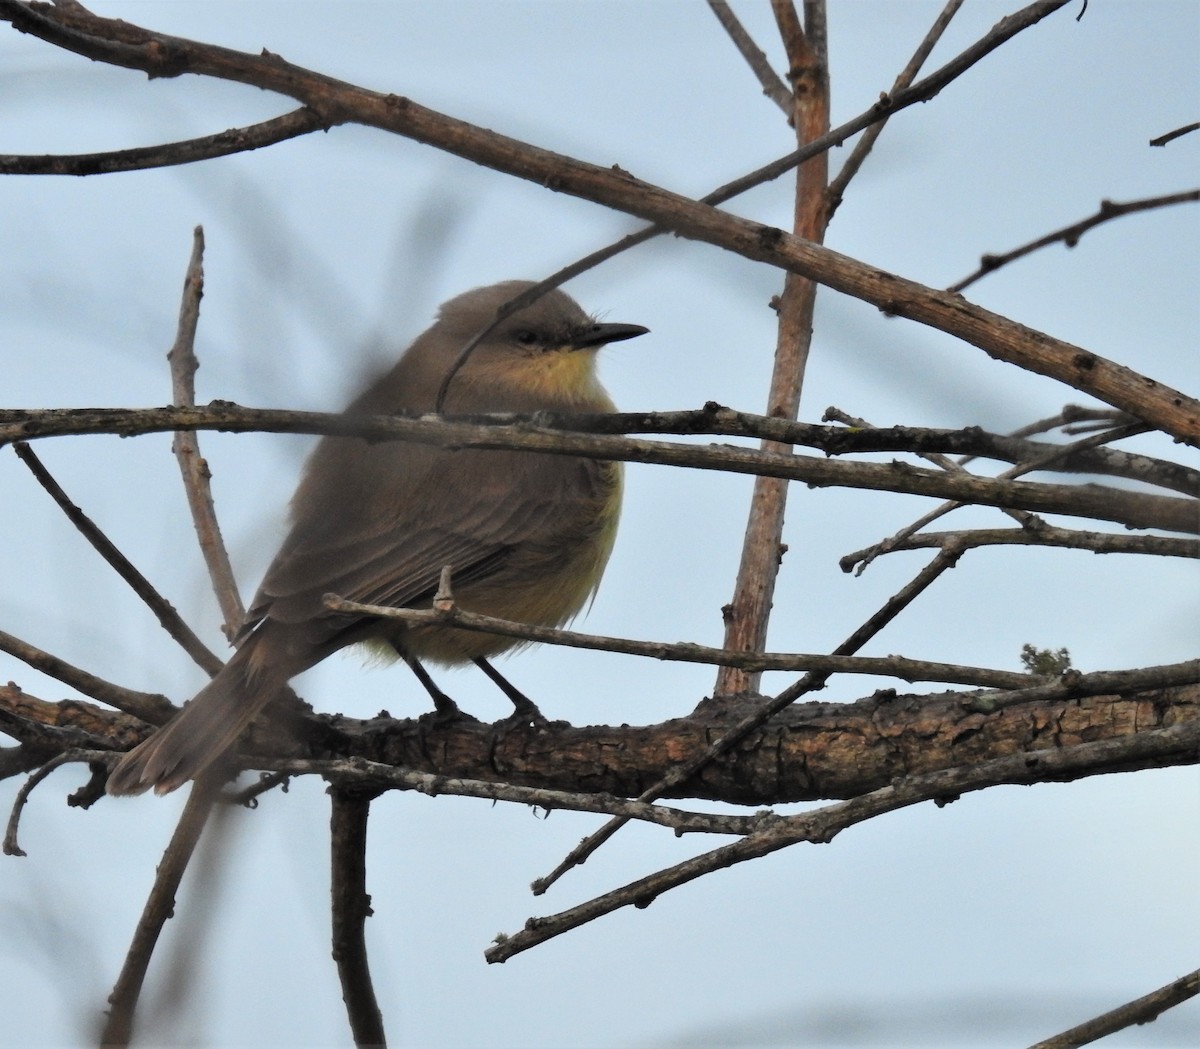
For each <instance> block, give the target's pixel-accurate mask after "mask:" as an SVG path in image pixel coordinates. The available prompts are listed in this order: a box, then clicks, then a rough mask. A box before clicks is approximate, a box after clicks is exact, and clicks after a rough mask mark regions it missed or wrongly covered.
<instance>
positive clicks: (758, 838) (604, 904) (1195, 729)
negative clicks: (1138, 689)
mask: <svg viewBox="0 0 1200 1049" xmlns="http://www.w3.org/2000/svg"><path fill="white" fill-rule="evenodd" d="M1197 746H1200V722H1192V723H1189V724H1185V725H1177V726H1174V727H1172V728H1164V729H1158V730H1155V731H1153V732H1147V733H1145V734H1143V735H1139V736H1138V737H1137V738H1136V741H1135V740H1123V741H1115V740H1104V741H1100V742H1095V743H1081V744H1079V745H1077V746H1074V747H1064V748H1062V749H1059V750H1054V751H1030V752H1027V753H1022V754H1012V755H1008V756H1006V757H1002V758H995V759H993V760H991V761H984V762H980V763H978V764H974V765H964V766H960V767H958V768H952V769H946V770H944V771H940V772H935V773H931V774H928V775H923V776H912V777H909V778H907V779H904V780H901V781H900V782H898V783H895V784H892V785H889V786H886V787H881V788H880V789H878V790H875V791H872V792H871V793H869V794H864V795H861V796H859V797H857V798H852V799H850V800H849V801H843V802H838V803H836V804H833V805H827V806H825V807H824V808H820V809H816V810H812V811H809V812H805V813H803V814H801V815H799V816H790V817H780V818H779V820H778V821H777V822H775V823H773V824H771V825H769V826H767V827H765V828H764V829H762V830H759V831H756V832H754V833H752V834H749V835H747V836H746V837H745V838H743V839H741V840H740V841H736V842H734V843H732V844H730V845H724V846H721V847H720V848H717V849H713V850H712V851H710V852H706V853H704V854H702V855H700V856H697V857H694V858H693V859H690V860H685V861H684V862H682V863H678V864H675V865H674V866H672V867H668V868H666V869H664V870H661V871H658V872H656V873H655V874H651V875H648V876H647V877H645V878H640V879H638V880H637V881H635V882H632V883H630V884H629V885H626V886H624V887H622V888H620V889H616V890H614V891H612V892H608V893H605V894H604V895H602V896H598V897H596V898H595V899H593V900H589V901H588V902H586V903H582V904H579V905H578V906H576V907H572V908H570V909H568V910H565V911H561V912H559V913H558V914H554V915H549V916H547V917H540V918H530V919H529V920H528V921H527V922H526V923H525V927H524V928H523V929H522V930H521V931H520V932H518V933H516V934H514V935H512V936H504V937H502V938H500V939H499V941H498V942H497V943H496V944H494V945H493V946H492V947H489V948H488V949H487V950H486V951H485V952H484V957H485V958H486V959H487V960H488V961H489V962H505V961H508V959H509V958H511V957H513V956H514V955H516V954H519V953H521V952H522V951H527V950H529V949H530V948H531V947H536V946H537V945H538V944H541V943H544V942H545V941H547V940H550V939H553V938H554V937H555V936H561V935H562V934H563V933H565V932H569V931H570V930H571V929H576V928H578V927H579V926H581V925H585V924H587V923H588V922H590V921H594V920H595V919H596V918H600V917H603V916H604V915H606V914H610V913H612V912H613V911H615V910H618V909H620V908H622V907H629V906H635V907H646V906H649V904H651V903H653V902H654V900H655V899H657V898H658V897H659V896H661V895H662V894H663V893H664V892H668V891H670V890H671V889H675V888H678V887H679V886H681V885H686V884H687V883H688V882H691V881H695V880H696V879H697V878H700V877H703V876H704V875H706V874H711V873H713V872H714V871H718V870H724V869H725V868H728V867H732V866H734V865H735V864H738V863H745V862H746V861H747V860H753V859H758V858H760V857H762V856H766V855H769V854H770V853H772V852H777V851H779V850H780V849H784V848H788V847H789V846H792V845H797V844H800V843H802V842H812V843H815V844H825V843H827V842H829V841H831V840H832V839H833V838H834V837H835V836H836V835H837V834H839V833H841V832H842V831H843V830H845V829H847V828H848V827H852V826H854V825H855V824H857V823H862V822H864V821H865V820H869V819H872V818H874V817H876V816H880V815H883V814H884V813H887V812H895V811H897V810H899V809H902V808H907V807H909V806H912V805H917V804H920V803H922V802H926V801H935V800H936V801H939V802H941V803H943V804H944V803H945V802H946V801H947V800H953V799H955V798H957V797H959V796H960V795H962V794H967V793H969V792H972V791H976V790H982V789H985V788H987V787H991V786H995V785H997V784H1001V783H1004V784H1023V783H1029V782H1032V781H1033V779H1035V778H1044V777H1045V776H1046V774H1047V773H1051V774H1052V775H1054V776H1061V777H1064V778H1070V776H1071V774H1072V772H1074V771H1076V770H1078V769H1081V768H1085V767H1087V768H1095V767H1096V765H1097V764H1098V763H1099V764H1104V763H1109V762H1111V763H1114V764H1121V763H1123V762H1127V761H1129V760H1130V759H1131V758H1132V759H1135V760H1139V761H1147V760H1156V759H1159V758H1162V757H1165V756H1167V755H1172V754H1173V755H1179V754H1181V753H1191V752H1194V751H1195V748H1196V747H1197Z"/></svg>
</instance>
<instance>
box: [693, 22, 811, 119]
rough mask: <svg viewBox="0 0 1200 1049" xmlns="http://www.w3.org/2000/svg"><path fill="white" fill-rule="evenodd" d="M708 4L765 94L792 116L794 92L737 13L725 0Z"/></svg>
mask: <svg viewBox="0 0 1200 1049" xmlns="http://www.w3.org/2000/svg"><path fill="white" fill-rule="evenodd" d="M708 6H709V8H710V9H711V10H712V13H713V14H714V15H716V16H717V21H718V22H720V23H721V26H722V28H723V29H724V30H725V32H726V33H728V34H729V39H730V40H732V41H733V46H734V47H736V48H737V49H738V51H739V52H740V53H741V56H742V57H743V58H744V59H745V60H746V64H747V65H748V66H749V67H750V69H751V70H752V71H753V73H754V75H755V76H756V77H758V82H759V83H760V84H761V85H762V90H763V94H764V95H766V96H767V98H769V99H770V100H771V101H772V102H774V103H775V104H776V105H777V106H778V107H779V108H780V109H782V110H783V112H784V115H785V116H788V117H790V116H791V115H792V93H791V92H790V91H789V90H788V88H787V85H786V84H785V83H784V82H783V81H782V80H781V79H780V77H779V74H778V73H776V72H775V70H774V69H772V68H771V63H770V62H768V61H767V56H766V55H765V54H764V53H763V51H762V49H761V48H760V47H759V46H758V45H757V44H756V43H755V42H754V39H753V38H752V37H751V36H750V34H749V33H747V32H746V27H745V26H743V25H742V23H741V22H740V21H738V17H737V15H735V14H734V13H733V11H732V9H731V8H730V6H729V4H727V3H726V2H725V0H708Z"/></svg>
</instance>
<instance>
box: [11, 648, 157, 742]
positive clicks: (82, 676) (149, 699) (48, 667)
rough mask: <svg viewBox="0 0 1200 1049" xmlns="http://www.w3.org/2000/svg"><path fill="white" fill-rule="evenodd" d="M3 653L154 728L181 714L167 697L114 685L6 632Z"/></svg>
mask: <svg viewBox="0 0 1200 1049" xmlns="http://www.w3.org/2000/svg"><path fill="white" fill-rule="evenodd" d="M0 652H7V653H8V654H9V655H10V656H14V657H16V658H17V659H19V660H21V662H22V663H25V664H26V665H27V666H31V667H33V669H34V670H40V671H41V672H42V673H43V674H47V675H49V676H50V677H52V678H54V679H55V680H56V681H61V682H62V683H63V684H64V685H69V686H70V687H71V688H73V689H75V690H76V691H78V692H82V693H83V694H84V695H85V696H91V697H92V698H93V699H95V700H98V701H99V702H101V703H107V704H108V705H109V706H110V707H115V708H116V709H117V710H120V711H123V712H124V713H126V714H132V715H133V716H134V717H138V718H141V719H142V720H143V721H146V722H149V723H150V724H151V725H161V724H163V723H164V722H165V721H167V720H168V719H169V718H171V717H172V716H173V715H174V714H175V713H177V710H178V708H176V707H175V706H174V704H172V703H171V701H170V700H169V699H167V697H166V696H162V695H157V694H155V693H153V692H138V691H135V690H134V689H131V688H125V687H123V686H121V685H114V684H113V683H112V682H111V681H105V680H104V678H101V677H97V676H96V675H95V674H91V673H88V671H86V670H83V669H82V668H80V667H77V666H74V665H72V664H71V663H68V662H67V661H66V660H65V659H59V658H58V656H54V655H51V654H50V653H49V652H46V651H45V650H43V649H40V648H38V647H36V646H35V645H31V644H29V642H27V641H22V640H21V639H20V638H18V637H13V635H12V634H8V633H5V632H4V631H3V630H0Z"/></svg>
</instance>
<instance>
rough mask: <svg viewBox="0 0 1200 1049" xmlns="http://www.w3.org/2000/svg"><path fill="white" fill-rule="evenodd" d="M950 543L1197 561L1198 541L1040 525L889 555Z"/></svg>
mask: <svg viewBox="0 0 1200 1049" xmlns="http://www.w3.org/2000/svg"><path fill="white" fill-rule="evenodd" d="M950 543H953V544H954V545H956V546H957V547H959V548H960V549H962V550H969V549H972V548H974V547H982V546H1047V547H1063V548H1066V549H1070V550H1087V551H1090V552H1091V553H1093V554H1143V555H1146V554H1149V555H1152V556H1155V557H1187V558H1200V541H1198V540H1195V539H1176V538H1170V537H1167V536H1158V535H1120V534H1117V533H1114V532H1084V531H1079V530H1078V529H1073V528H1058V527H1056V526H1055V525H1051V524H1046V523H1045V522H1044V521H1040V519H1039V523H1038V524H1037V525H1035V526H1033V527H1025V528H973V529H967V530H964V531H961V532H922V533H921V534H920V535H913V536H909V537H908V538H906V539H902V540H901V541H899V542H897V543H895V544H893V545H891V546H890V547H889V550H890V551H893V552H894V551H902V550H929V549H941V548H942V547H944V546H946V545H947V544H950ZM876 549H877V545H875V544H873V545H872V546H869V547H866V548H864V549H862V550H855V551H854V552H853V553H850V554H846V556H845V557H843V558H841V559H840V560H839V561H838V565H839V567H840V568H841V569H842V571H843V572H853V571H854V568H855V565H857V564H858V563H859V562H860V561H862V560H864V559H865V558H866V557H868V556H869V555H870V554H871V553H872V551H875V550H876Z"/></svg>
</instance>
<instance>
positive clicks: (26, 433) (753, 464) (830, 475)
mask: <svg viewBox="0 0 1200 1049" xmlns="http://www.w3.org/2000/svg"><path fill="white" fill-rule="evenodd" d="M173 429H180V430H194V429H217V430H228V431H247V430H267V431H271V432H280V433H285V432H286V433H299V432H304V433H339V434H364V433H368V432H369V433H370V434H372V435H374V436H379V437H387V438H390V439H397V440H398V439H404V440H413V441H418V442H422V443H429V444H440V445H447V446H451V447H456V448H520V449H530V450H537V451H543V452H547V453H551V454H556V455H588V456H593V457H596V458H602V459H621V460H626V461H629V462H643V463H655V464H658V465H663V466H689V467H695V468H699V469H708V470H721V471H726V472H730V473H745V474H758V475H761V476H764V477H782V478H787V479H789V480H794V481H803V482H804V483H805V484H809V485H813V486H816V487H826V486H830V485H844V486H846V487H850V488H865V489H872V490H879V491H893V492H904V493H908V494H911V495H926V496H931V497H934V498H940V499H955V500H958V501H961V502H966V503H980V504H983V505H988V506H1002V507H1003V506H1011V507H1015V508H1017V509H1026V510H1032V511H1035V512H1044V513H1062V514H1071V515H1074V516H1080V517H1090V518H1094V519H1096V520H1102V521H1115V522H1117V523H1119V524H1123V525H1125V526H1127V527H1130V528H1161V529H1164V530H1167V531H1173V532H1185V533H1194V532H1196V531H1197V530H1200V519H1198V517H1197V513H1196V506H1195V501H1194V500H1189V499H1178V498H1173V497H1166V496H1156V495H1144V494H1141V493H1135V492H1128V491H1123V490H1120V489H1115V488H1108V487H1104V486H1101V485H1050V484H1042V483H1037V482H1029V481H997V480H993V479H991V478H987V477H978V476H975V475H962V476H954V475H949V474H945V473H943V472H941V471H930V470H923V469H919V468H917V467H913V466H910V465H908V464H905V463H899V462H893V463H890V464H877V463H861V462H832V461H829V460H828V459H823V458H817V457H814V456H803V455H781V454H772V453H764V452H761V451H757V450H754V449H746V448H736V447H732V446H729V445H708V446H695V445H684V444H672V443H668V442H662V441H639V440H632V439H628V438H617V437H609V436H602V435H590V434H583V433H567V432H563V431H556V430H548V429H545V428H542V427H537V426H532V425H528V426H527V425H522V426H518V427H514V428H513V429H512V430H511V431H506V430H504V429H503V428H499V427H493V426H482V425H475V424H470V423H457V422H448V421H444V420H441V419H433V418H420V419H411V418H402V417H392V416H386V417H385V416H380V417H378V418H373V419H370V420H361V419H347V418H345V417H344V416H333V415H326V414H322V413H318V412H281V411H269V410H265V409H255V410H249V409H242V408H238V407H237V406H236V405H230V404H228V403H227V402H221V403H217V404H211V405H208V406H207V407H205V408H143V409H103V408H97V409H59V410H51V411H27V410H23V409H22V410H16V411H14V410H8V411H0V444H2V443H4V442H6V441H12V440H33V439H34V438H41V437H47V436H54V435H60V434H66V433H121V434H125V435H130V434H134V433H154V432H161V431H164V430H173Z"/></svg>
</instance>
